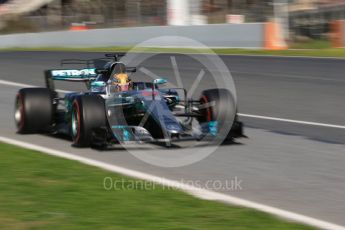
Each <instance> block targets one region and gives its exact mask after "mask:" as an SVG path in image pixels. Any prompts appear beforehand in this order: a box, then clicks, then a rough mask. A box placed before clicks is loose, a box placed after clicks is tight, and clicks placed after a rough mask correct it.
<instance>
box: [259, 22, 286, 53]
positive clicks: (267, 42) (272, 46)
mask: <svg viewBox="0 0 345 230" xmlns="http://www.w3.org/2000/svg"><path fill="white" fill-rule="evenodd" d="M264 48H265V49H266V50H285V49H287V48H288V47H287V45H286V42H285V40H284V38H283V32H282V30H281V28H280V26H279V24H278V23H275V22H267V23H265V24H264Z"/></svg>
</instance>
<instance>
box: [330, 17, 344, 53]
mask: <svg viewBox="0 0 345 230" xmlns="http://www.w3.org/2000/svg"><path fill="white" fill-rule="evenodd" d="M331 30H332V33H331V43H332V46H333V47H334V48H344V47H345V20H336V21H333V22H332V23H331Z"/></svg>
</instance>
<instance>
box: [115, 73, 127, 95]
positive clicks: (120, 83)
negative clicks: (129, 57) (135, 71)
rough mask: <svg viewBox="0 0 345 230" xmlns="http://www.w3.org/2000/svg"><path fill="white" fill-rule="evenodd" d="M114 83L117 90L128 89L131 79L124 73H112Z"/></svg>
mask: <svg viewBox="0 0 345 230" xmlns="http://www.w3.org/2000/svg"><path fill="white" fill-rule="evenodd" d="M113 78H114V83H115V85H116V88H117V91H119V92H122V91H128V90H130V89H131V87H132V81H131V79H130V78H129V77H128V74H126V73H119V74H114V76H113Z"/></svg>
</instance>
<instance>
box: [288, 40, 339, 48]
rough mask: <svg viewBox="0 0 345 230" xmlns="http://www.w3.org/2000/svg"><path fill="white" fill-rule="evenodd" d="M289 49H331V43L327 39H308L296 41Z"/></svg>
mask: <svg viewBox="0 0 345 230" xmlns="http://www.w3.org/2000/svg"><path fill="white" fill-rule="evenodd" d="M290 48H291V49H332V44H331V42H330V41H328V40H308V41H305V42H296V43H293V44H291V45H290Z"/></svg>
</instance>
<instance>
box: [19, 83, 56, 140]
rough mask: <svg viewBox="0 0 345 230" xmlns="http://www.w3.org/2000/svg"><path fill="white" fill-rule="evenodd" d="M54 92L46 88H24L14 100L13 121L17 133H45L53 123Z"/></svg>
mask: <svg viewBox="0 0 345 230" xmlns="http://www.w3.org/2000/svg"><path fill="white" fill-rule="evenodd" d="M53 99H54V92H53V91H51V90H49V89H47V88H24V89H21V90H19V91H18V93H17V96H16V100H15V111H14V120H15V123H16V127H17V132H18V133H21V134H24V133H37V132H46V131H48V130H49V128H50V127H51V125H52V123H53V116H54V105H53Z"/></svg>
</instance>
